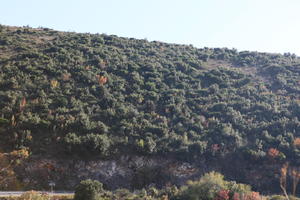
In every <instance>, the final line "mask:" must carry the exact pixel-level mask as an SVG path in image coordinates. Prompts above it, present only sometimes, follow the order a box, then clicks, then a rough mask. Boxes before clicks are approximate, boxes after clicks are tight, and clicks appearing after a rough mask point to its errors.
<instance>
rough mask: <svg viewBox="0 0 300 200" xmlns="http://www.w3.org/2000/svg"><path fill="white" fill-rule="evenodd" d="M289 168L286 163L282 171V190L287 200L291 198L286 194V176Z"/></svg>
mask: <svg viewBox="0 0 300 200" xmlns="http://www.w3.org/2000/svg"><path fill="white" fill-rule="evenodd" d="M288 166H289V165H288V163H285V164H284V165H283V167H282V168H281V169H280V188H281V189H282V191H283V193H284V195H285V197H286V199H287V200H289V196H288V194H287V192H286V175H287V169H288Z"/></svg>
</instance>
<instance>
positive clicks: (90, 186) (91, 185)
mask: <svg viewBox="0 0 300 200" xmlns="http://www.w3.org/2000/svg"><path fill="white" fill-rule="evenodd" d="M102 192H103V184H102V183H100V182H99V181H96V180H91V179H87V180H84V181H81V182H80V184H79V185H77V187H76V189H75V196H74V200H99V199H100V198H101V197H100V194H101V193H102Z"/></svg>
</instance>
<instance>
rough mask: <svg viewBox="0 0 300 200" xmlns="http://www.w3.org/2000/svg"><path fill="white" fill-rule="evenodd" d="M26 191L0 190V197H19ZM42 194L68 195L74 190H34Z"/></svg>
mask: <svg viewBox="0 0 300 200" xmlns="http://www.w3.org/2000/svg"><path fill="white" fill-rule="evenodd" d="M25 192H28V191H0V197H9V196H12V197H19V196H21V195H22V194H23V193H25ZM36 192H39V193H43V194H48V195H49V196H68V195H74V192H67V191H66V192H65V191H54V192H47V191H36Z"/></svg>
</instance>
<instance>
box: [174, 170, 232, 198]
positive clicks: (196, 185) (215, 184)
mask: <svg viewBox="0 0 300 200" xmlns="http://www.w3.org/2000/svg"><path fill="white" fill-rule="evenodd" d="M224 189H227V182H226V181H225V180H224V176H223V175H222V174H220V173H218V172H210V173H207V174H205V175H204V176H203V177H201V178H200V180H198V181H190V182H188V186H187V187H185V188H182V190H183V191H182V194H181V195H179V196H180V197H177V199H186V200H213V199H214V198H215V196H216V194H217V193H218V192H219V191H220V190H224Z"/></svg>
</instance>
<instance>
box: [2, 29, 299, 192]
mask: <svg viewBox="0 0 300 200" xmlns="http://www.w3.org/2000/svg"><path fill="white" fill-rule="evenodd" d="M299 80H300V58H298V57H297V56H295V55H294V54H290V53H286V54H284V55H281V54H268V53H259V52H248V51H243V52H239V51H237V50H235V49H226V48H213V49H212V48H203V49H199V48H195V47H193V46H191V45H189V46H187V45H176V44H167V43H163V42H158V41H153V42H149V41H147V40H137V39H133V38H122V37H117V36H114V35H105V34H89V33H85V34H82V33H71V32H58V31H55V30H51V29H47V28H40V29H32V28H29V27H22V28H21V27H7V26H1V27H0V134H1V141H0V143H1V146H0V149H2V151H3V152H8V151H13V150H16V149H27V150H28V151H29V152H30V154H31V157H32V159H40V158H47V159H66V158H67V159H71V160H72V159H75V160H76V159H77V160H84V161H89V160H104V161H107V162H108V161H111V160H114V159H120V158H122V157H124V156H142V157H146V158H151V159H152V158H153V159H161V158H168V159H173V160H176V161H178V162H185V163H191V164H192V165H194V166H196V168H197V167H198V168H200V169H201V170H202V172H204V171H209V169H203V168H201V165H203V163H210V165H209V166H212V167H213V168H216V167H218V166H216V165H218V163H219V165H221V166H223V164H224V167H221V168H220V170H221V171H222V172H223V173H224V174H225V176H226V175H228V176H229V177H231V178H237V179H240V180H241V181H243V182H245V183H251V184H254V187H256V188H258V189H268V188H266V187H267V185H266V184H267V183H266V184H265V185H260V184H263V183H255V181H257V180H260V179H261V176H262V174H259V172H264V173H265V172H266V173H267V174H263V175H264V178H267V179H266V182H267V181H268V180H270V181H269V184H274V185H277V186H276V187H277V188H273V189H270V190H279V186H278V179H277V178H276V173H277V174H278V171H279V169H280V166H281V165H282V164H283V163H285V162H286V161H289V162H290V163H291V165H298V164H300V163H299V158H300V151H299V148H300V122H299V117H300V96H299V95H300V81H299ZM228 160H231V163H229V164H226V161H228ZM230 164H233V165H232V166H230V167H228V165H230ZM70 165H71V164H70ZM199 166H200V167H199ZM270 166H273V168H272V170H270ZM234 169H239V170H240V171H239V170H238V171H235V170H234ZM201 170H200V171H201ZM276 170H277V171H276ZM246 171H247V173H248V172H249V174H245V172H246ZM250 172H251V173H250ZM145 173H146V172H145ZM199 173H201V172H199ZM255 176H256V177H255ZM274 177H275V178H274ZM147 178H148V179H149V177H147ZM156 178H157V179H158V178H159V176H158V177H156ZM255 178H256V179H255ZM166 179H167V178H166ZM141 182H142V185H147V184H149V183H151V182H157V181H156V180H152V179H151V180H149V181H148V182H147V181H144V180H141ZM166 182H168V180H163V181H162V183H160V184H165V183H166ZM139 183H140V182H139ZM255 184H256V185H255ZM136 185H139V184H136ZM134 186H135V185H133V187H134Z"/></svg>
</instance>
